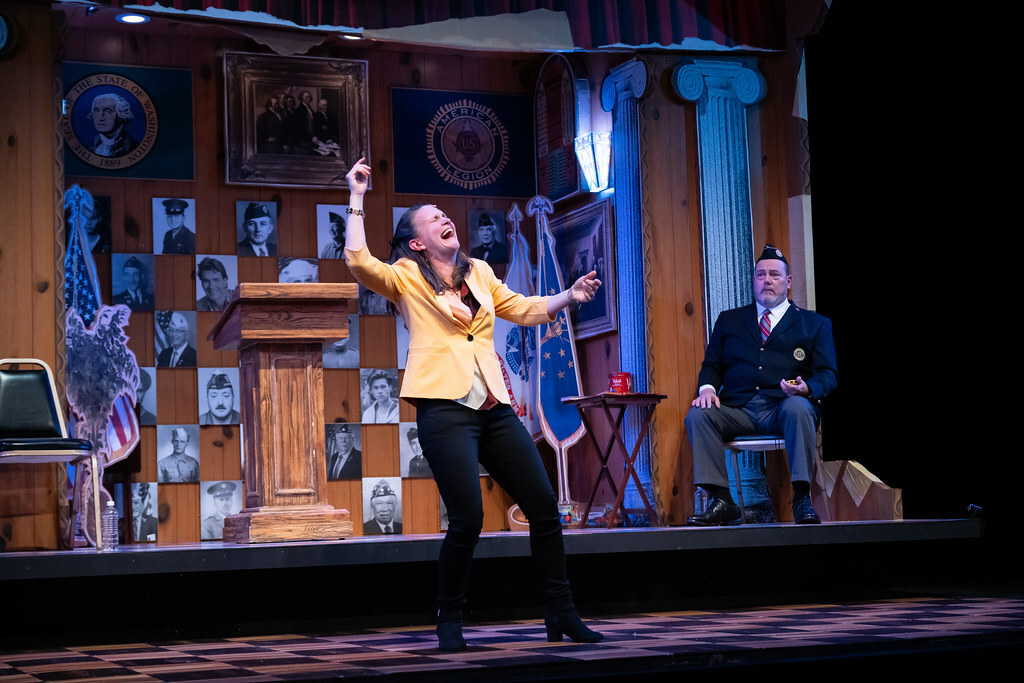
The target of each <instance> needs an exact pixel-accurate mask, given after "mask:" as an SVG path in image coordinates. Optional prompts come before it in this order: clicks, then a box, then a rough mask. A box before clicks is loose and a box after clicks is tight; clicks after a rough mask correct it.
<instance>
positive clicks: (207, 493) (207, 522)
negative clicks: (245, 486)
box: [199, 481, 242, 541]
mask: <svg viewBox="0 0 1024 683" xmlns="http://www.w3.org/2000/svg"><path fill="white" fill-rule="evenodd" d="M199 490H200V491H201V492H202V497H201V498H200V501H199V520H200V521H199V530H200V531H199V538H200V539H201V540H203V541H215V540H220V539H222V538H224V519H225V518H226V517H227V516H228V515H234V514H237V513H239V512H241V511H242V482H241V481H204V482H200V484H199Z"/></svg>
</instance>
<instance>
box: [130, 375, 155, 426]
mask: <svg viewBox="0 0 1024 683" xmlns="http://www.w3.org/2000/svg"><path fill="white" fill-rule="evenodd" d="M135 411H136V413H138V416H139V424H140V425H142V426H143V427H151V426H153V425H155V424H156V368H139V388H138V389H137V390H136V392H135Z"/></svg>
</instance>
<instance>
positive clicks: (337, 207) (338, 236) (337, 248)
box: [316, 204, 348, 259]
mask: <svg viewBox="0 0 1024 683" xmlns="http://www.w3.org/2000/svg"><path fill="white" fill-rule="evenodd" d="M347 208H348V206H346V205H345V204H317V205H316V252H317V253H318V254H320V258H333V259H343V258H345V223H346V221H345V218H346V214H345V209H347Z"/></svg>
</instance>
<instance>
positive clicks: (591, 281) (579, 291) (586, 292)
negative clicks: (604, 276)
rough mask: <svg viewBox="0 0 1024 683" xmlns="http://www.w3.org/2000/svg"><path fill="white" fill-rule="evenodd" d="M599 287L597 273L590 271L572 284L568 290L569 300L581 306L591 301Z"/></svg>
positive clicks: (599, 282)
mask: <svg viewBox="0 0 1024 683" xmlns="http://www.w3.org/2000/svg"><path fill="white" fill-rule="evenodd" d="M600 286H601V281H600V280H598V279H597V271H596V270H592V271H590V272H589V273H587V274H586V275H584V276H583V277H581V278H580V279H579V280H577V281H576V282H574V283H573V284H572V287H570V288H569V298H570V299H572V300H573V301H575V302H577V303H581V304H583V303H586V302H588V301H592V300H593V299H594V295H595V294H597V290H598V288H599V287H600Z"/></svg>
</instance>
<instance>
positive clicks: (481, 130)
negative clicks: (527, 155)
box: [426, 98, 509, 190]
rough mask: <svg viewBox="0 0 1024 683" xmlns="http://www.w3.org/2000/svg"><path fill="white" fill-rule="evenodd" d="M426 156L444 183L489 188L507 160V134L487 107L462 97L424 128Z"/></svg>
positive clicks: (434, 117) (441, 110)
mask: <svg viewBox="0 0 1024 683" xmlns="http://www.w3.org/2000/svg"><path fill="white" fill-rule="evenodd" d="M426 134H427V156H428V157H429V158H430V163H431V164H433V166H434V168H435V169H436V170H437V172H438V174H439V175H440V176H441V177H442V178H444V179H445V180H446V181H448V182H450V183H452V184H453V185H457V186H458V187H461V188H463V189H466V190H475V189H477V188H479V187H483V186H485V185H489V184H491V183H493V182H494V181H495V180H497V178H498V176H499V175H501V171H502V169H504V168H505V166H506V164H508V160H509V135H508V131H507V130H506V129H505V125H504V124H503V123H502V122H501V119H499V118H498V115H497V114H496V113H495V112H494V110H492V109H491V108H490V107H487V106H484V105H482V104H480V103H478V102H475V101H474V100H472V99H468V98H464V99H460V100H457V101H455V102H450V103H447V104H445V105H442V106H441V107H440V108H439V109H438V110H437V112H436V113H435V114H434V116H433V118H432V119H431V121H430V124H429V125H428V126H427V129H426Z"/></svg>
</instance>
